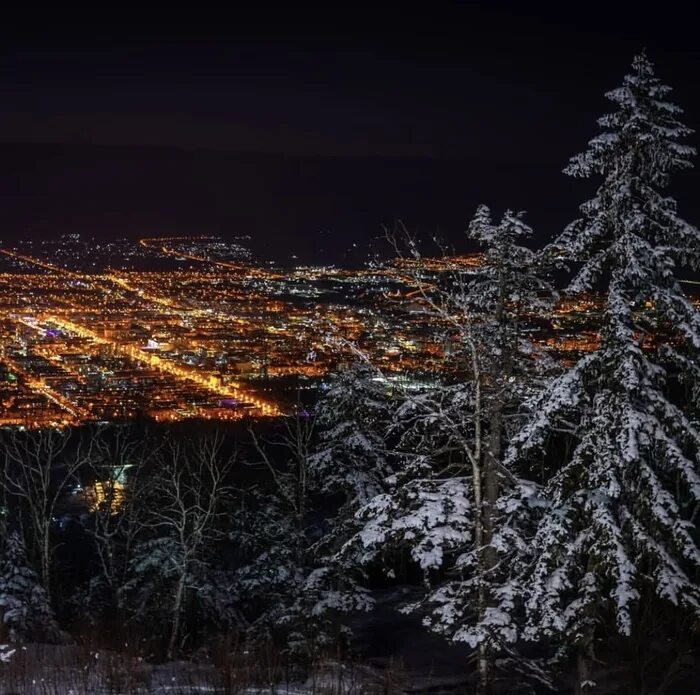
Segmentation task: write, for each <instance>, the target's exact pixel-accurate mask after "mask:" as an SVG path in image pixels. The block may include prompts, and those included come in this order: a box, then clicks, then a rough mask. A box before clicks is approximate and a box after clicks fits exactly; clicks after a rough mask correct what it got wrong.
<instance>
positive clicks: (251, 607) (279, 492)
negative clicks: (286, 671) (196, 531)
mask: <svg viewBox="0 0 700 695" xmlns="http://www.w3.org/2000/svg"><path fill="white" fill-rule="evenodd" d="M282 427H283V431H282V432H281V433H280V434H279V435H278V436H277V437H275V438H273V439H272V440H271V441H261V440H260V439H259V438H258V437H257V436H256V435H255V433H254V432H253V431H252V430H251V436H252V437H253V444H254V448H255V450H256V452H257V456H258V461H257V462H256V464H257V465H258V466H259V467H261V469H263V470H265V471H266V472H267V474H268V475H267V476H266V477H267V480H266V482H265V483H264V484H261V485H260V486H259V487H257V488H256V489H253V490H252V491H250V493H249V501H248V509H247V510H245V511H241V512H239V514H238V520H239V522H241V524H240V525H241V528H240V529H239V532H238V536H239V539H240V540H241V541H242V545H243V549H244V551H245V554H246V556H247V559H246V561H245V562H244V563H243V564H242V566H241V568H240V570H239V571H238V573H237V577H236V582H235V587H236V591H237V592H238V593H239V594H240V596H241V599H242V601H243V602H244V606H245V610H246V612H247V616H248V617H249V619H250V622H251V624H250V628H249V637H250V639H251V642H253V643H254V644H255V643H258V644H259V643H265V642H269V641H272V642H274V643H275V644H276V645H277V646H278V647H281V649H282V651H283V653H284V654H285V655H286V657H287V658H288V659H289V661H290V663H291V665H292V666H296V667H300V668H302V669H303V668H306V667H308V666H310V665H311V664H312V663H313V661H314V660H316V659H318V658H320V657H322V656H324V654H327V653H328V651H329V650H331V649H336V648H338V647H342V646H343V644H344V643H345V642H346V640H347V637H348V636H349V633H348V631H347V630H346V629H345V627H344V626H343V623H342V616H343V615H344V614H347V613H349V612H353V611H358V610H368V609H369V608H370V607H371V601H370V598H369V596H368V593H367V592H366V591H365V590H364V589H363V588H362V587H361V586H360V584H359V583H358V579H361V572H359V571H358V570H357V569H356V568H353V567H351V566H349V565H348V564H347V563H343V562H342V560H341V559H339V558H333V557H330V556H329V555H328V553H327V552H326V548H325V546H324V545H323V538H324V532H325V530H324V522H323V516H324V512H323V510H320V509H319V508H318V507H317V502H318V500H319V492H320V488H319V486H318V479H317V478H315V477H314V475H313V472H312V465H311V462H310V461H311V448H312V442H313V438H314V423H313V420H312V419H311V418H310V417H309V416H308V415H307V414H305V413H302V414H298V415H295V416H290V417H289V418H287V419H286V421H285V422H284V423H283V425H282Z"/></svg>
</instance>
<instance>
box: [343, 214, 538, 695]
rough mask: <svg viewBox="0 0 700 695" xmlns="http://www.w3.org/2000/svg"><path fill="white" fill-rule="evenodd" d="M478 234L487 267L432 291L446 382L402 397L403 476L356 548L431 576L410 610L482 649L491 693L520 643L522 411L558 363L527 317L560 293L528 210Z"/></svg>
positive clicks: (394, 478) (483, 221) (370, 507)
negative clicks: (513, 450)
mask: <svg viewBox="0 0 700 695" xmlns="http://www.w3.org/2000/svg"><path fill="white" fill-rule="evenodd" d="M468 234H469V236H470V237H471V238H472V239H473V240H475V241H476V242H478V243H479V244H480V245H481V246H482V248H483V260H482V263H481V266H480V267H479V268H478V269H474V268H467V269H466V270H465V269H464V268H460V267H457V269H456V270H455V272H454V273H450V274H448V275H447V276H446V277H443V278H442V279H440V278H438V279H436V282H435V283H434V284H432V286H430V287H428V285H427V284H426V283H424V284H423V285H422V286H423V287H424V288H425V291H424V292H423V296H422V299H423V301H424V305H425V306H426V311H428V312H430V313H432V314H434V315H435V317H436V318H437V319H439V320H440V321H441V323H442V324H443V325H445V326H446V327H447V332H448V337H449V342H450V344H451V345H452V348H453V349H452V350H451V351H450V354H449V355H448V356H447V358H446V364H445V373H446V374H451V375H452V376H451V377H447V378H446V379H445V380H444V382H443V383H440V384H437V385H434V386H432V387H429V388H426V389H422V390H419V391H417V392H410V391H406V392H404V393H403V394H402V399H403V403H402V404H401V405H400V406H399V407H398V408H397V409H396V414H395V419H394V426H393V428H392V435H393V436H394V438H395V439H396V443H395V444H394V445H393V450H394V451H393V457H394V459H396V461H397V462H396V463H394V464H393V467H394V468H395V472H394V473H393V474H392V475H390V476H388V477H387V478H386V480H385V484H384V488H385V491H384V492H383V493H382V494H380V495H377V496H376V497H375V498H374V499H373V500H372V501H371V502H370V503H369V504H367V505H366V506H365V507H364V508H362V509H361V510H360V511H359V513H358V518H359V519H361V520H362V521H363V523H364V526H363V528H362V529H361V530H360V531H359V532H358V534H357V535H356V536H355V538H354V539H352V541H351V542H350V543H349V544H348V545H349V547H350V548H356V547H357V546H359V547H361V548H362V549H363V553H361V554H358V557H359V558H360V559H361V560H362V561H365V562H368V561H374V560H376V559H378V558H381V557H384V558H387V557H389V558H391V557H392V555H394V556H395V555H396V554H397V553H398V552H400V551H403V552H404V553H406V554H407V555H408V556H409V557H410V558H411V559H412V560H413V561H414V562H416V563H417V564H418V565H419V567H420V568H421V570H422V571H423V573H424V578H425V583H426V587H427V590H426V593H425V597H424V599H423V600H422V601H420V602H418V603H416V604H414V605H412V606H409V607H408V610H417V611H421V612H422V613H423V614H424V621H425V623H426V625H428V626H429V627H431V629H433V630H435V631H437V632H440V633H442V634H444V635H445V636H447V637H448V638H449V639H451V640H453V641H456V642H466V643H468V644H469V645H470V646H472V647H475V648H477V650H478V661H479V672H480V689H481V691H486V690H488V689H489V688H490V687H491V681H492V680H493V676H494V665H495V658H496V655H497V654H498V653H499V652H501V651H503V650H504V649H509V647H508V645H509V644H512V643H513V642H515V641H516V639H517V637H518V630H517V615H516V613H517V608H518V607H517V606H516V602H515V597H516V595H517V593H518V588H517V584H516V577H517V573H516V568H517V566H518V565H517V561H516V560H517V557H518V556H519V554H520V552H521V544H522V540H521V539H520V538H519V537H518V536H517V534H516V532H515V528H514V527H512V525H511V521H512V518H513V514H512V512H511V510H510V509H509V506H508V504H506V502H507V501H508V500H509V499H510V495H511V494H514V493H513V490H517V491H518V494H519V495H520V496H522V495H523V494H525V492H526V491H527V490H531V486H527V485H525V484H524V483H522V482H521V481H519V480H518V479H517V478H516V476H514V475H513V473H512V472H511V471H510V470H508V469H507V467H506V466H505V465H504V461H503V452H504V448H505V443H506V442H507V441H508V438H509V437H510V436H511V435H512V433H513V426H514V424H515V423H516V422H517V421H518V418H519V409H520V405H521V403H522V402H523V400H524V399H525V397H526V396H527V394H528V393H529V391H530V390H531V389H532V388H533V387H534V385H536V384H537V383H538V381H539V378H540V374H541V373H543V372H545V371H546V369H547V365H549V361H548V360H546V359H544V357H543V356H542V355H540V354H539V352H538V351H537V350H536V349H535V347H534V345H533V342H532V341H531V339H530V335H529V333H528V330H527V328H528V326H527V321H528V315H529V314H532V313H533V312H534V311H535V310H537V309H541V308H542V307H543V306H547V305H548V304H549V302H550V301H551V288H550V286H549V284H548V282H547V281H546V279H545V275H546V273H545V267H544V263H543V260H542V257H541V256H540V254H538V253H536V252H534V251H532V250H531V249H529V248H528V247H527V246H525V245H524V244H523V242H524V241H525V240H526V239H527V238H528V237H529V236H530V235H531V234H532V230H531V229H530V227H528V225H527V224H526V223H525V221H524V215H523V213H515V212H512V211H506V212H505V213H504V215H503V217H502V219H501V220H500V221H499V222H497V223H494V222H493V221H492V219H491V213H490V210H489V209H488V208H487V207H486V206H480V207H479V208H478V209H477V212H476V214H475V216H474V219H473V220H472V222H471V224H470V226H469V231H468Z"/></svg>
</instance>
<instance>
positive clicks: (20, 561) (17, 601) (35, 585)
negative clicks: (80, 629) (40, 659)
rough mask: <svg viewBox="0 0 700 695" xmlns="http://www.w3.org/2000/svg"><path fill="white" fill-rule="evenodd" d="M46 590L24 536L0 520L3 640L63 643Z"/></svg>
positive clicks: (0, 635) (0, 632)
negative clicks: (9, 528) (29, 559)
mask: <svg viewBox="0 0 700 695" xmlns="http://www.w3.org/2000/svg"><path fill="white" fill-rule="evenodd" d="M64 638H65V635H64V634H63V633H62V632H61V630H60V629H59V627H58V624H57V623H56V621H55V619H54V616H53V612H52V610H51V606H50V604H49V599H48V596H47V595H46V591H45V590H44V588H43V587H42V585H41V582H40V581H39V578H38V576H37V574H36V572H35V571H34V570H33V569H32V568H31V567H30V565H29V562H28V560H27V553H26V550H25V547H24V541H23V540H22V536H21V535H20V534H19V533H17V532H16V531H11V530H8V529H7V525H6V522H5V521H0V641H4V640H8V641H10V642H24V641H29V640H36V641H40V642H62V641H63V640H64Z"/></svg>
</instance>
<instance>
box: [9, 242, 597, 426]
mask: <svg viewBox="0 0 700 695" xmlns="http://www.w3.org/2000/svg"><path fill="white" fill-rule="evenodd" d="M1 251H2V253H1V255H0V259H1V260H0V262H1V263H2V269H1V272H0V329H1V330H2V348H0V384H1V386H0V397H1V399H2V401H1V402H2V411H1V414H0V423H1V424H3V425H17V426H23V427H27V428H34V427H40V426H45V425H54V426H69V425H75V424H78V423H82V422H90V421H98V422H99V421H112V420H126V419H130V418H134V417H137V416H142V417H148V418H152V419H153V420H156V421H176V420H184V419H193V418H201V419H218V420H235V419H240V418H243V417H246V416H249V417H267V416H275V415H279V414H282V413H284V412H288V411H289V409H290V407H292V405H293V402H294V393H293V392H294V391H295V390H296V389H299V388H302V389H304V388H306V389H313V388H315V386H316V385H317V384H318V382H319V381H320V380H321V379H322V378H323V377H324V376H325V375H327V374H328V373H329V372H331V371H332V370H333V369H335V368H337V367H338V366H339V365H341V364H342V363H344V362H349V361H352V359H353V352H354V351H356V350H360V351H362V352H363V353H365V354H367V355H369V356H370V357H371V359H372V361H373V362H374V363H375V364H378V365H379V366H380V367H381V368H382V369H383V370H384V371H385V372H386V373H389V374H396V375H404V376H415V377H418V378H420V377H429V376H430V375H435V374H436V373H438V372H440V371H441V370H442V369H444V357H445V352H446V350H449V346H448V345H446V343H445V338H444V331H443V330H442V329H443V328H444V327H443V326H440V325H436V322H435V320H434V319H433V318H432V317H431V316H430V315H429V314H428V313H427V312H423V311H421V297H420V294H421V292H422V291H423V289H422V288H421V287H420V286H418V287H417V283H416V277H417V275H416V273H415V272H414V270H413V269H412V268H411V265H412V262H411V261H407V260H400V261H394V262H390V263H385V264H383V265H381V266H377V267H374V268H368V269H363V270H354V271H353V270H343V269H339V268H335V267H297V268H292V269H288V270H281V269H276V268H271V267H266V266H265V265H257V264H255V263H254V262H253V261H252V260H251V258H250V254H249V253H248V252H247V251H246V249H245V248H244V247H243V246H241V245H239V244H237V243H225V242H222V241H219V240H216V239H212V238H196V239H193V238H187V239H186V238H172V239H141V240H140V241H139V242H128V241H123V242H118V243H117V242H114V243H111V244H107V245H105V248H102V247H101V246H100V244H97V243H96V242H93V241H92V240H82V239H81V238H80V237H77V236H74V237H64V238H61V239H59V240H58V241H55V242H51V243H50V242H43V243H31V242H28V243H26V244H24V245H22V246H20V247H18V248H14V249H9V248H3V249H1ZM479 264H480V258H479V257H478V256H463V257H459V258H450V259H432V260H431V259H427V260H425V261H422V266H423V272H424V273H425V272H427V273H428V274H429V275H431V276H434V277H438V276H439V275H440V274H441V273H444V272H450V271H451V270H452V269H454V268H455V267H460V268H462V269H467V270H468V269H469V268H470V267H478V266H479ZM426 282H429V279H428V280H426ZM597 310H598V302H597V300H596V299H595V298H590V297H589V298H583V299H580V300H578V301H577V302H575V303H572V302H570V301H566V302H564V301H562V302H560V303H559V305H558V307H557V308H556V310H555V311H554V313H553V315H552V316H551V317H546V316H545V317H538V318H540V319H541V320H540V321H539V323H540V325H541V331H540V333H539V334H538V335H537V336H536V340H537V341H538V342H540V343H541V345H542V346H544V347H545V348H547V349H548V350H550V351H552V352H553V353H554V354H555V355H557V356H560V357H563V358H564V359H565V360H566V359H571V358H572V356H575V355H577V354H580V353H581V352H585V351H589V350H592V349H595V347H596V346H597V333H596V331H595V327H594V326H595V316H596V312H597Z"/></svg>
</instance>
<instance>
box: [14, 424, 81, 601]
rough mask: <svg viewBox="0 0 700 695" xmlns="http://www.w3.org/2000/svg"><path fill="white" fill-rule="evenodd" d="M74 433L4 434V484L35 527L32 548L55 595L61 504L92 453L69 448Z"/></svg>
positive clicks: (46, 586)
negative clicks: (54, 530)
mask: <svg viewBox="0 0 700 695" xmlns="http://www.w3.org/2000/svg"><path fill="white" fill-rule="evenodd" d="M69 442H70V434H69V433H67V432H66V431H63V430H57V429H42V430H35V431H31V432H20V431H17V430H10V431H8V432H6V433H5V434H4V437H3V450H4V466H3V470H2V476H1V477H0V486H1V487H2V489H3V491H4V492H5V494H6V495H8V496H10V497H14V498H15V499H16V500H17V501H18V503H19V504H20V505H21V507H22V508H23V511H24V513H25V514H26V516H27V518H28V521H29V524H30V530H31V538H30V539H29V540H30V541H31V547H32V548H33V549H34V551H35V554H36V557H37V559H38V564H39V567H40V574H41V583H42V585H43V587H44V589H45V590H46V593H47V595H48V596H49V598H51V568H52V550H53V549H52V545H51V535H52V534H51V531H52V527H53V524H54V521H55V515H56V511H57V507H58V504H59V502H60V500H61V498H62V496H63V495H64V494H65V493H66V491H67V489H68V487H69V486H70V484H71V483H73V482H75V481H77V474H78V471H79V470H80V468H81V467H82V466H83V464H84V463H85V461H86V460H87V458H88V456H89V454H88V452H86V451H85V449H84V448H83V447H80V446H79V447H77V448H76V451H75V452H69V451H68V450H67V448H68V444H69Z"/></svg>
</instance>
